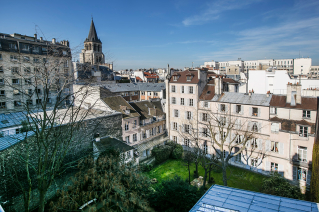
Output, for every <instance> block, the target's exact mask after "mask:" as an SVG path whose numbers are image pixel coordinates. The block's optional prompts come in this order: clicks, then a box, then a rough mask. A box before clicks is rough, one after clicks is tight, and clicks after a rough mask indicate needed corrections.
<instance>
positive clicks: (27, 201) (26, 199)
mask: <svg viewBox="0 0 319 212" xmlns="http://www.w3.org/2000/svg"><path fill="white" fill-rule="evenodd" d="M30 199H31V187H29V189H28V190H27V191H24V192H23V200H24V210H25V212H29V206H30Z"/></svg>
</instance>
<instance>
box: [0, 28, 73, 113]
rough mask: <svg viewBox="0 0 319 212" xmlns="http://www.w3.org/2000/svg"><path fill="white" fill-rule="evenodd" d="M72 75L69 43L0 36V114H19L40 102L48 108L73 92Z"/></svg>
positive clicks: (22, 36)
mask: <svg viewBox="0 0 319 212" xmlns="http://www.w3.org/2000/svg"><path fill="white" fill-rule="evenodd" d="M71 72H72V69H71V50H70V47H69V41H61V42H57V41H56V39H55V38H53V39H52V41H46V40H43V38H42V37H40V39H38V38H37V34H34V36H33V37H32V36H26V35H21V34H17V33H14V34H10V35H9V34H4V33H0V112H1V113H3V112H14V111H21V110H24V108H25V106H28V107H30V108H32V107H37V106H38V107H39V105H41V104H42V102H43V101H46V102H47V104H48V105H49V104H54V103H55V102H56V100H57V98H59V99H58V100H61V99H63V97H64V96H65V95H70V93H72V91H71V90H70V84H71V82H72V81H73V77H72V73H71ZM44 85H45V86H44ZM44 87H46V89H44ZM59 89H63V90H59ZM60 94H61V95H60ZM69 100H70V99H68V100H67V101H69ZM67 103H69V102H67Z"/></svg>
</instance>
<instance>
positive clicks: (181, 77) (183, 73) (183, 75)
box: [169, 70, 199, 84]
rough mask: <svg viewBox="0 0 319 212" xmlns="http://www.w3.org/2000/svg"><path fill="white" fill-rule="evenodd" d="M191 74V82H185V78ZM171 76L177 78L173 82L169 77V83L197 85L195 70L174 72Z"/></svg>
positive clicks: (196, 72)
mask: <svg viewBox="0 0 319 212" xmlns="http://www.w3.org/2000/svg"><path fill="white" fill-rule="evenodd" d="M189 74H192V75H193V78H192V80H191V81H187V78H186V76H187V75H189ZM172 76H179V77H178V79H177V80H176V81H174V77H171V79H170V81H169V82H170V83H190V84H197V83H198V82H199V80H198V71H197V70H186V71H179V72H174V73H173V75H172Z"/></svg>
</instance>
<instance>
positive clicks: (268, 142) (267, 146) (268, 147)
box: [266, 140, 271, 152]
mask: <svg viewBox="0 0 319 212" xmlns="http://www.w3.org/2000/svg"><path fill="white" fill-rule="evenodd" d="M270 146H271V142H270V140H266V151H267V152H269V151H270Z"/></svg>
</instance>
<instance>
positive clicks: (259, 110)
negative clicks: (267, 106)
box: [257, 108, 261, 117]
mask: <svg viewBox="0 0 319 212" xmlns="http://www.w3.org/2000/svg"><path fill="white" fill-rule="evenodd" d="M260 112H261V108H258V115H257V116H258V117H260Z"/></svg>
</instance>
